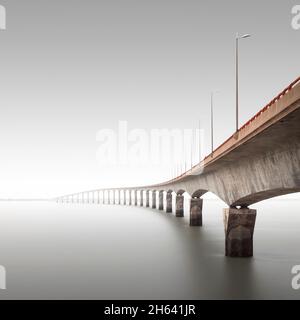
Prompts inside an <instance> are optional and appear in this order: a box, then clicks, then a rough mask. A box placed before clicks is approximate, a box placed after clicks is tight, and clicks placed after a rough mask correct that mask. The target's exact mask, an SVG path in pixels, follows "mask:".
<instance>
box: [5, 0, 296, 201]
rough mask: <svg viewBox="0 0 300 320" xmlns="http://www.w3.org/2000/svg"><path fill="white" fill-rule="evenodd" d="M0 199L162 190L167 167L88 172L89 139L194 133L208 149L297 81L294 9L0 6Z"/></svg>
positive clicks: (156, 4) (92, 154) (93, 148)
mask: <svg viewBox="0 0 300 320" xmlns="http://www.w3.org/2000/svg"><path fill="white" fill-rule="evenodd" d="M1 5H3V6H5V7H6V10H7V30H6V31H3V32H2V31H1V33H0V47H1V51H0V68H1V76H0V106H1V113H0V137H1V138H0V148H1V157H0V177H1V184H0V198H33V197H34V198H35V197H42V198H52V197H56V196H59V195H63V194H70V193H75V192H80V191H84V190H93V189H98V188H102V187H118V186H125V185H130V186H131V185H145V184H148V183H153V182H159V181H163V180H166V179H167V178H168V177H169V170H170V169H169V168H168V167H167V166H159V165H157V166H151V165H148V164H147V165H146V164H145V165H132V164H131V165H130V164H129V165H120V164H117V165H107V166H103V165H100V164H99V163H98V162H97V158H96V154H97V150H98V148H99V141H97V140H96V136H97V132H98V131H99V130H101V129H104V128H108V129H112V130H115V131H116V130H117V127H118V122H119V121H120V120H126V121H127V122H128V127H129V129H130V130H131V129H136V128H140V129H143V130H146V132H148V131H149V130H151V129H153V128H158V129H161V128H169V129H173V128H179V129H185V128H197V127H198V125H199V121H200V123H201V127H202V128H203V130H204V134H205V136H204V140H205V153H208V152H209V149H210V133H209V130H210V126H209V123H210V121H209V119H210V109H209V107H210V92H211V91H216V90H218V91H219V92H220V93H219V94H218V95H216V97H215V145H216V146H217V145H219V144H221V143H222V142H223V141H224V140H226V139H227V138H228V137H229V136H230V135H231V134H232V133H233V132H234V128H235V127H234V123H235V114H234V108H235V102H234V101H235V100H234V99H235V86H234V43H235V34H236V32H239V33H240V34H243V33H250V34H251V35H252V37H251V38H249V39H245V40H243V41H241V43H240V106H241V110H240V124H242V123H244V122H246V121H247V120H248V119H249V118H251V117H252V116H253V115H254V114H255V113H256V112H257V111H258V110H260V109H261V108H262V107H263V106H264V105H265V104H266V103H268V102H269V101H270V100H271V99H272V98H273V97H274V96H275V95H277V94H278V93H279V92H280V91H281V90H282V89H284V88H285V87H286V86H287V85H288V84H289V83H290V82H291V81H293V80H294V79H295V78H297V77H298V76H299V69H300V68H299V66H300V62H299V49H300V41H299V37H300V31H295V30H293V29H292V27H291V19H292V15H291V8H292V6H293V5H295V1H286V0H285V1H283V0H281V1H277V2H276V3H274V1H271V0H264V1H257V0H256V1H251V2H248V1H237V0H235V1H234V0H229V1H226V2H224V1H220V0H219V1H196V0H185V1H183V0H181V1H178V0H172V1H171V0H160V1H158V0H153V1H137V0H127V1H120V0H111V1H101V0H99V1H91V0H89V1H85V2H82V1H77V0H75V1H74V0H73V1H71V0H66V1H63V2H61V1H58V0H53V1H51V2H46V1H37V0H27V1H22V2H20V1H16V0H9V1H8V0H1Z"/></svg>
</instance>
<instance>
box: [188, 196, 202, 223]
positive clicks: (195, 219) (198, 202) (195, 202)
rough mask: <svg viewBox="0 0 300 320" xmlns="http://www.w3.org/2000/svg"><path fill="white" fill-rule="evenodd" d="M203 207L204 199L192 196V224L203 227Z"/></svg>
mask: <svg viewBox="0 0 300 320" xmlns="http://www.w3.org/2000/svg"><path fill="white" fill-rule="evenodd" d="M202 207H203V199H201V198H192V199H191V207H190V226H191V227H201V226H202Z"/></svg>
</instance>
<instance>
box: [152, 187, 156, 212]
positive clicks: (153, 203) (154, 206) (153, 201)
mask: <svg viewBox="0 0 300 320" xmlns="http://www.w3.org/2000/svg"><path fill="white" fill-rule="evenodd" d="M152 209H156V192H155V191H152Z"/></svg>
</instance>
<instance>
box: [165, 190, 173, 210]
mask: <svg viewBox="0 0 300 320" xmlns="http://www.w3.org/2000/svg"><path fill="white" fill-rule="evenodd" d="M166 200H167V210H166V211H167V212H172V192H167V199H166Z"/></svg>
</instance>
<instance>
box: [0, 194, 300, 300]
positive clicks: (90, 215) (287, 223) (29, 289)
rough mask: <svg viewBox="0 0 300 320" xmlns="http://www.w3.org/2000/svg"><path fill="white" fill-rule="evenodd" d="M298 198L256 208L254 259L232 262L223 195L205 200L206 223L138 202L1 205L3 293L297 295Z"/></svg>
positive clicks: (45, 296) (136, 296) (42, 296)
mask: <svg viewBox="0 0 300 320" xmlns="http://www.w3.org/2000/svg"><path fill="white" fill-rule="evenodd" d="M299 204H300V201H299V200H297V201H293V200H289V201H287V200H271V201H270V200H269V201H266V202H263V203H260V204H257V205H255V206H254V208H256V209H257V210H258V217H257V224H256V228H255V235H254V239H255V241H254V250H255V252H254V254H255V256H254V258H252V259H230V258H225V257H224V231H223V222H222V208H223V207H224V205H223V204H222V203H221V202H219V201H214V200H206V201H205V203H204V211H203V213H204V216H203V222H204V226H203V227H202V228H190V227H189V225H188V223H189V222H188V216H186V217H185V218H176V217H174V215H171V214H166V213H164V212H159V211H157V210H152V209H146V208H139V207H124V206H99V205H81V204H63V205H62V204H56V203H47V202H45V203H42V202H41V203H5V202H2V203H0V264H1V265H3V266H5V268H6V271H7V290H0V298H1V299H8V298H15V299H24V298H26V299H33V298H37V299H52V298H53V299H54V298H56V299H66V298H70V299H203V298H205V299H238V298H239V299H285V298H292V299H299V298H300V291H295V290H293V289H292V288H291V279H292V275H291V268H292V266H293V265H295V264H300V250H299V246H300V232H299V231H300V212H299Z"/></svg>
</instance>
